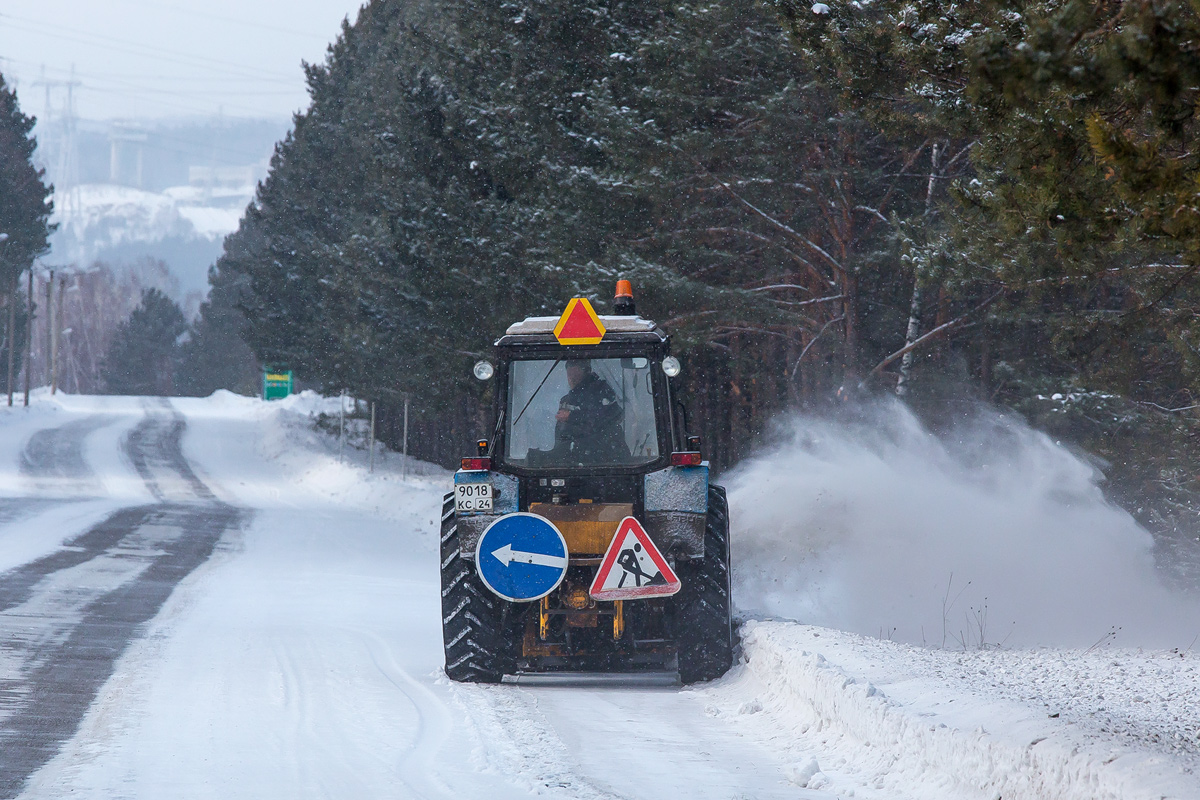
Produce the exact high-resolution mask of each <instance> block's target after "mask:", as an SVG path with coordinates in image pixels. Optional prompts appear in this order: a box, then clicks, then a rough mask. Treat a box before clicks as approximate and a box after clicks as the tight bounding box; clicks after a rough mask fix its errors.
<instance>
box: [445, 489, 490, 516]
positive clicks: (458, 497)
mask: <svg viewBox="0 0 1200 800" xmlns="http://www.w3.org/2000/svg"><path fill="white" fill-rule="evenodd" d="M454 510H455V511H467V512H472V511H491V510H492V485H491V484H490V483H460V484H458V485H457V486H455V487H454Z"/></svg>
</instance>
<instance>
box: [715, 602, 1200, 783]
mask: <svg viewBox="0 0 1200 800" xmlns="http://www.w3.org/2000/svg"><path fill="white" fill-rule="evenodd" d="M742 643H743V647H744V654H745V663H744V665H743V666H741V667H739V668H738V669H737V671H736V672H735V673H734V674H733V675H731V676H730V678H728V679H726V680H725V681H723V682H720V683H718V684H716V685H714V686H713V687H711V688H708V689H704V690H701V691H702V692H704V693H705V694H706V695H707V696H708V697H709V698H711V699H712V700H713V701H715V702H716V703H717V704H719V707H718V708H717V713H718V714H720V715H722V716H727V717H731V718H735V719H742V720H747V719H750V720H753V719H755V718H756V717H757V718H758V719H757V721H756V722H752V723H750V724H749V727H750V728H751V731H750V733H751V735H754V736H756V738H759V739H761V740H763V741H770V742H771V743H773V744H774V746H776V747H779V748H781V749H783V750H784V751H785V752H787V753H789V755H791V756H792V757H794V758H795V759H796V763H795V765H794V767H793V769H792V777H793V780H794V781H795V782H796V783H798V784H800V785H801V786H807V787H808V788H812V789H824V790H826V791H831V792H836V793H839V794H850V793H852V792H853V791H854V790H855V787H858V789H859V790H860V791H861V789H862V788H863V787H868V788H872V789H876V790H881V791H883V792H885V793H889V794H890V793H894V794H899V795H904V796H919V797H937V798H943V797H944V798H955V800H959V799H960V798H976V797H978V798H987V799H988V800H991V799H992V798H997V797H1003V798H1005V800H1019V799H1020V798H1031V799H1032V798H1043V799H1044V798H1056V800H1074V799H1075V798H1078V800H1101V799H1102V798H1112V800H1136V799H1137V798H1155V799H1156V800H1157V799H1158V798H1167V797H1169V798H1196V797H1200V781H1198V780H1197V774H1198V772H1197V770H1198V769H1200V709H1197V707H1196V704H1195V702H1194V698H1195V697H1197V695H1198V693H1200V675H1198V670H1197V665H1198V664H1200V661H1198V658H1197V656H1196V655H1194V654H1189V653H1179V652H1159V653H1152V654H1139V653H1133V652H1128V651H1120V652H1109V651H1095V650H1094V651H1090V652H1084V651H1061V650H1039V651H996V650H992V651H969V652H959V653H955V652H952V651H936V650H929V649H926V648H918V647H914V646H909V645H903V644H897V643H893V642H887V641H879V640H871V639H865V638H862V637H859V636H855V635H852V634H845V633H841V632H839V631H832V630H828V629H822V628H815V627H810V626H804V625H798V624H795V623H786V622H750V623H747V624H746V625H744V626H743V627H742ZM1147 698H1151V699H1150V700H1147ZM750 715H753V716H750ZM1118 731H1119V733H1118ZM894 794H891V796H894ZM885 796H888V795H887V794H885Z"/></svg>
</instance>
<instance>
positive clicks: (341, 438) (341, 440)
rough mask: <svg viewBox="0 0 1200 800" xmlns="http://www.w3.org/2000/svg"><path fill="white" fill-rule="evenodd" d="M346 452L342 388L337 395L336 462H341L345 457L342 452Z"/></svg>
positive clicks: (344, 393) (344, 399)
mask: <svg viewBox="0 0 1200 800" xmlns="http://www.w3.org/2000/svg"><path fill="white" fill-rule="evenodd" d="M345 452H346V390H345V389H342V393H341V394H339V395H338V463H339V464H341V463H342V462H343V461H344V460H345V459H344V458H343V454H344V453H345Z"/></svg>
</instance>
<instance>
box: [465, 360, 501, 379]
mask: <svg viewBox="0 0 1200 800" xmlns="http://www.w3.org/2000/svg"><path fill="white" fill-rule="evenodd" d="M471 371H472V372H474V373H475V377H476V378H478V379H479V380H481V381H487V380H491V379H492V376H493V375H495V374H496V368H495V367H493V366H492V365H491V363H490V362H487V361H476V362H475V368H474V369H473V370H471Z"/></svg>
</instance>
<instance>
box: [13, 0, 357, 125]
mask: <svg viewBox="0 0 1200 800" xmlns="http://www.w3.org/2000/svg"><path fill="white" fill-rule="evenodd" d="M362 2H363V0H0V71H2V72H3V73H4V76H5V79H6V80H8V81H9V82H12V81H13V79H14V78H15V79H16V83H17V87H18V91H19V92H20V101H21V107H22V110H24V111H25V112H26V113H33V114H36V115H38V116H39V117H40V116H43V115H44V114H45V113H46V109H45V92H46V90H45V88H44V87H43V86H41V85H35V84H38V83H39V82H40V81H42V79H43V74H44V76H45V78H46V79H47V81H48V82H55V81H57V82H65V81H67V80H69V79H70V77H71V75H72V72H71V70H72V67H74V76H75V79H76V80H77V81H79V86H78V87H77V88H76V89H75V112H76V115H77V116H78V117H81V118H84V119H151V118H162V117H180V116H196V115H201V116H205V115H217V114H219V113H220V114H224V115H226V116H236V117H256V118H286V117H288V116H289V115H290V114H291V113H292V112H293V111H296V110H298V109H301V108H304V107H306V106H307V104H308V103H307V94H306V91H305V86H304V75H303V73H302V72H301V68H300V62H301V61H310V62H320V61H324V58H325V48H326V46H327V45H328V44H329V43H330V42H332V41H333V40H334V39H335V38H336V37H337V34H338V31H339V30H340V27H341V22H342V19H343V18H345V17H347V16H349V17H350V19H351V21H353V19H354V18H355V16H356V15H357V12H358V8H359V6H360V5H361V3H362ZM43 67H44V73H43ZM52 91H53V92H54V94H53V98H52V100H51V103H52V106H53V107H54V108H53V109H51V113H52V114H54V113H56V111H55V109H60V108H61V107H62V104H63V102H64V99H65V96H66V92H65V88H64V87H63V86H62V85H59V86H56V87H54V88H53V89H52Z"/></svg>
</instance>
